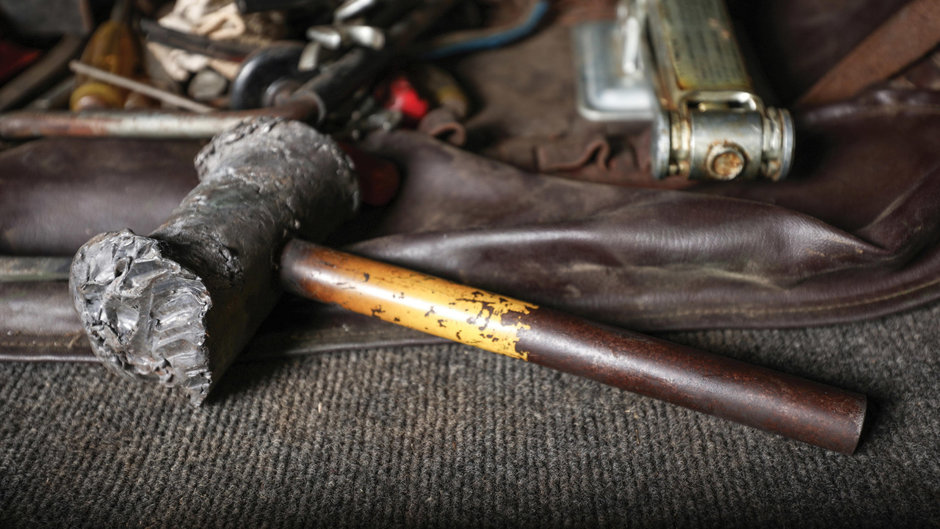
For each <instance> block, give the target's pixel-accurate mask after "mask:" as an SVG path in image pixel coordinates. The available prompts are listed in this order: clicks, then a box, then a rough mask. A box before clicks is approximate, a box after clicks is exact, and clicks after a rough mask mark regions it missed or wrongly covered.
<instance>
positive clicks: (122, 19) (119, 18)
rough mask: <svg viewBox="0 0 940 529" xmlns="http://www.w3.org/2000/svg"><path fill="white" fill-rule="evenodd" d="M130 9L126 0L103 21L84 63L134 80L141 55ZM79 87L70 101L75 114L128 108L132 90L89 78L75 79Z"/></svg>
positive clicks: (92, 38)
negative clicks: (129, 21) (131, 20)
mask: <svg viewBox="0 0 940 529" xmlns="http://www.w3.org/2000/svg"><path fill="white" fill-rule="evenodd" d="M128 14H129V9H128V8H127V1H126V0H119V1H118V2H117V3H116V4H115V5H114V9H113V10H112V11H111V18H110V19H109V20H107V21H105V22H103V23H102V24H101V25H100V26H98V29H97V30H95V33H94V34H93V35H92V36H91V39H90V40H89V41H88V45H87V46H86V47H85V51H83V52H82V58H81V62H83V63H85V64H88V65H90V66H93V67H95V68H98V69H101V70H104V71H106V72H109V73H112V74H115V75H120V76H123V77H132V76H133V75H134V73H135V72H136V70H137V66H138V64H139V62H140V56H139V52H138V48H137V42H136V41H135V39H134V34H133V33H132V32H131V29H130V27H129V26H128V24H127V18H128ZM75 83H76V88H75V90H74V91H73V92H72V97H71V98H70V100H69V107H70V108H71V109H72V110H73V111H80V110H90V109H108V108H124V103H125V101H126V100H127V96H128V90H126V89H124V88H119V87H117V86H114V85H110V84H107V83H103V82H101V81H96V80H94V79H91V78H89V77H87V76H85V75H79V76H77V77H76V79H75Z"/></svg>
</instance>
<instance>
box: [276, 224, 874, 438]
mask: <svg viewBox="0 0 940 529" xmlns="http://www.w3.org/2000/svg"><path fill="white" fill-rule="evenodd" d="M280 276H281V282H282V284H283V285H284V286H285V288H287V290H288V291H290V292H293V293H294V294H297V295H300V296H303V297H306V298H310V299H314V300H317V301H321V302H324V303H335V304H337V305H339V306H341V307H344V308H346V309H348V310H351V311H353V312H358V313H360V314H366V315H370V316H373V317H376V318H380V319H382V320H385V321H388V322H391V323H395V324H398V325H403V326H405V327H410V328H412V329H416V330H419V331H423V332H426V333H429V334H432V335H435V336H439V337H442V338H447V339H449V340H453V341H456V342H460V343H464V344H467V345H472V346H475V347H479V348H481V349H486V350H488V351H492V352H495V353H500V354H503V355H506V356H510V357H513V358H519V359H522V360H526V361H529V362H533V363H536V364H540V365H543V366H547V367H550V368H553V369H557V370H559V371H564V372H567V373H573V374H576V375H580V376H583V377H586V378H590V379H592V380H596V381H599V382H603V383H605V384H609V385H611V386H615V387H618V388H621V389H625V390H628V391H632V392H635V393H639V394H641V395H646V396H649V397H653V398H657V399H661V400H665V401H667V402H671V403H673V404H678V405H680V406H684V407H687V408H690V409H693V410H696V411H701V412H704V413H709V414H712V415H716V416H718V417H722V418H725V419H729V420H732V421H736V422H739V423H742V424H745V425H748V426H753V427H757V428H761V429H763V430H767V431H771V432H775V433H778V434H781V435H784V436H786V437H790V438H793V439H797V440H799V441H803V442H806V443H810V444H814V445H817V446H820V447H823V448H827V449H829V450H835V451H838V452H843V453H848V454H850V453H852V452H853V451H854V450H855V446H856V445H857V443H858V439H859V436H860V434H861V427H862V422H863V420H864V416H865V407H866V399H865V396H864V395H860V394H858V393H853V392H849V391H845V390H841V389H838V388H834V387H831V386H827V385H824V384H819V383H816V382H812V381H809V380H806V379H802V378H799V377H795V376H791V375H787V374H784V373H780V372H777V371H773V370H771V369H767V368H763V367H758V366H755V365H752V364H748V363H745V362H741V361H738V360H734V359H731V358H726V357H722V356H718V355H714V354H711V353H707V352H704V351H700V350H697V349H694V348H691V347H686V346H682V345H678V344H674V343H670V342H667V341H664V340H659V339H656V338H652V337H649V336H644V335H642V334H638V333H633V332H629V331H624V330H619V329H613V328H609V327H604V326H600V325H597V324H594V323H591V322H588V321H585V320H582V319H580V318H575V317H572V316H567V315H565V314H562V313H559V312H556V311H553V310H550V309H545V308H540V307H538V306H536V305H534V304H532V303H527V302H524V301H519V300H516V299H512V298H509V297H506V296H501V295H498V294H493V293H490V292H486V291H483V290H480V289H476V288H472V287H468V286H464V285H460V284H457V283H453V282H450V281H447V280H444V279H440V278H436V277H432V276H429V275H426V274H422V273H419V272H415V271H412V270H407V269H405V268H400V267H396V266H392V265H388V264H385V263H380V262H377V261H373V260H370V259H365V258H362V257H358V256H354V255H351V254H348V253H343V252H339V251H336V250H331V249H328V248H324V247H321V246H317V245H314V244H310V243H307V242H303V241H299V240H296V239H295V240H292V241H290V242H288V244H287V246H286V247H285V249H284V251H283V253H282V255H281V271H280Z"/></svg>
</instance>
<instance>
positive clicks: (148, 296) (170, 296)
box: [70, 119, 866, 453]
mask: <svg viewBox="0 0 940 529" xmlns="http://www.w3.org/2000/svg"><path fill="white" fill-rule="evenodd" d="M196 167H197V169H198V172H199V178H200V184H199V185H198V186H197V187H196V188H194V189H193V191H192V192H191V193H190V194H189V195H187V196H186V198H184V199H183V202H182V203H181V204H180V206H179V207H178V208H177V209H175V210H174V211H173V212H172V214H171V215H170V218H169V220H167V222H166V223H164V224H163V225H162V226H160V227H159V228H157V230H156V231H154V232H153V233H152V234H151V235H150V236H149V237H143V236H139V235H135V234H134V233H132V232H130V231H128V230H123V231H120V232H111V233H105V234H101V235H98V236H96V237H94V238H92V239H91V240H90V241H89V242H88V243H86V244H85V245H84V246H82V248H81V249H80V250H79V251H78V253H77V254H76V255H75V258H74V260H73V262H72V267H71V271H70V290H71V293H72V297H73V300H74V303H75V307H76V309H77V310H78V313H79V316H80V319H81V321H82V324H83V326H84V328H85V330H86V332H87V334H88V337H89V339H90V341H91V345H92V349H93V350H94V352H95V354H96V355H97V356H98V357H99V358H100V359H101V360H102V361H103V362H104V364H105V365H107V366H108V367H110V368H112V369H114V370H116V371H117V372H119V373H121V374H123V375H126V376H130V377H131V378H141V379H147V380H156V381H158V382H160V383H162V384H164V385H166V386H177V387H180V388H182V389H183V390H184V391H185V392H186V393H188V395H189V397H190V399H191V401H192V402H193V403H194V404H196V405H199V404H200V403H202V402H203V400H204V399H205V398H206V396H207V395H208V394H209V391H210V389H211V388H212V387H213V386H214V385H215V384H216V383H217V381H218V379H219V377H220V376H221V375H222V373H223V372H224V371H225V369H226V368H227V367H228V366H229V365H230V364H231V363H232V361H233V360H234V358H235V356H236V355H237V354H238V353H239V352H240V351H241V350H242V349H243V348H244V346H245V345H246V343H247V342H248V340H249V339H250V338H251V336H252V335H253V334H254V332H255V331H256V330H257V328H258V326H259V325H260V324H261V322H262V320H263V319H264V317H265V316H266V315H267V314H268V313H269V312H270V310H271V309H272V308H273V306H274V304H275V302H276V301H277V298H278V296H279V294H280V292H281V290H282V288H286V289H287V290H288V291H290V292H293V293H295V294H299V295H301V296H305V297H308V298H311V299H315V300H319V301H322V302H326V303H336V304H338V305H340V306H342V307H345V308H347V309H349V310H352V311H354V312H359V313H362V314H366V315H371V316H373V317H376V318H380V319H382V320H385V321H389V322H392V323H396V324H400V325H404V326H407V327H411V328H414V329H417V330H421V331H424V332H427V333H430V334H434V335H437V336H441V337H444V338H448V339H451V340H454V341H457V342H461V343H465V344H469V345H473V346H476V347H479V348H482V349H486V350H489V351H493V352H497V353H501V354H504V355H507V356H510V357H514V358H518V359H521V360H526V361H530V362H533V363H537V364H541V365H543V366H547V367H550V368H553V369H557V370H560V371H564V372H568V373H573V374H576V375H580V376H583V377H587V378H590V379H593V380H597V381H599V382H603V383H605V384H609V385H612V386H615V387H618V388H622V389H626V390H629V391H633V392H636V393H640V394H643V395H647V396H651V397H654V398H659V399H662V400H665V401H668V402H671V403H674V404H678V405H681V406H685V407H688V408H691V409H693V410H697V411H701V412H705V413H710V414H713V415H717V416H719V417H723V418H726V419H730V420H733V421H737V422H739V423H743V424H746V425H749V426H754V427H757V428H761V429H764V430H768V431H771V432H776V433H779V434H782V435H784V436H787V437H791V438H794V439H797V440H800V441H804V442H807V443H810V444H814V445H817V446H821V447H823V448H827V449H830V450H835V451H839V452H843V453H852V452H853V451H854V450H855V447H856V445H857V443H858V440H859V436H860V434H861V427H862V423H863V420H864V416H865V408H866V399H865V397H864V396H863V395H860V394H857V393H853V392H849V391H844V390H841V389H837V388H834V387H831V386H827V385H824V384H819V383H816V382H812V381H809V380H805V379H802V378H798V377H794V376H791V375H787V374H784V373H780V372H776V371H773V370H770V369H766V368H763V367H758V366H754V365H751V364H748V363H745V362H741V361H738V360H734V359H730V358H725V357H721V356H718V355H713V354H710V353H706V352H704V351H700V350H696V349H693V348H690V347H685V346H681V345H677V344H674V343H670V342H666V341H663V340H659V339H656V338H652V337H649V336H644V335H641V334H637V333H633V332H629V331H625V330H619V329H613V328H609V327H604V326H601V325H597V324H594V323H591V322H588V321H585V320H582V319H579V318H575V317H572V316H568V315H565V314H562V313H560V312H556V311H553V310H550V309H547V308H543V307H538V306H536V305H535V304H532V303H527V302H524V301H520V300H516V299H512V298H509V297H507V296H501V295H499V294H494V293H490V292H486V291H483V290H480V289H476V288H472V287H467V286H464V285H459V284H456V283H452V282H449V281H446V280H443V279H439V278H435V277H432V276H428V275H425V274H422V273H419V272H416V271H412V270H407V269H404V268H399V267H396V266H391V265H388V264H385V263H380V262H376V261H372V260H369V259H365V258H362V257H358V256H354V255H350V254H347V253H343V252H339V251H336V250H332V249H328V248H325V247H321V246H318V245H316V244H313V243H310V242H306V241H304V240H301V239H296V238H294V237H295V236H296V237H300V238H302V239H307V240H322V239H323V238H324V236H325V235H326V234H327V233H328V232H329V231H330V230H332V229H334V228H335V227H337V226H338V225H339V224H340V223H341V222H343V221H344V220H346V219H348V218H350V217H351V216H352V215H353V214H354V212H355V211H356V209H357V205H358V200H359V199H358V189H357V184H356V180H355V178H354V176H353V170H352V166H351V164H350V162H349V161H348V159H347V158H346V156H345V155H344V154H343V153H342V151H341V150H340V149H339V147H338V146H337V145H336V144H335V143H334V142H333V141H332V140H331V139H330V138H329V137H327V136H324V135H322V134H320V133H318V132H316V131H315V130H313V129H312V128H310V127H308V126H306V125H303V124H301V123H299V122H293V121H284V120H277V119H259V120H255V121H250V122H246V123H243V124H241V125H239V126H237V127H235V128H234V129H231V130H229V131H227V132H225V133H223V134H220V135H219V136H217V137H215V138H214V139H213V140H212V142H211V143H210V144H209V145H208V146H206V147H205V148H204V149H203V150H202V151H201V152H200V154H199V155H198V156H197V158H196Z"/></svg>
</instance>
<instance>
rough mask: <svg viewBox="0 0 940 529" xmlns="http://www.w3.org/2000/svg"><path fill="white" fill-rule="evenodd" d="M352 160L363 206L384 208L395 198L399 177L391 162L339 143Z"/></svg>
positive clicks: (396, 168) (399, 181)
mask: <svg viewBox="0 0 940 529" xmlns="http://www.w3.org/2000/svg"><path fill="white" fill-rule="evenodd" d="M340 147H342V149H343V151H345V152H346V154H347V155H349V157H350V158H351V159H352V162H353V166H354V168H355V170H356V176H357V177H358V178H359V194H360V197H361V198H362V202H363V203H364V204H368V205H370V206H384V205H386V204H388V203H389V202H391V201H392V199H393V198H395V195H396V194H397V193H398V185H399V184H400V183H401V175H400V174H399V173H398V167H396V166H395V164H393V163H392V162H390V161H388V160H386V159H384V158H379V157H377V156H373V155H371V154H369V153H366V152H363V151H361V150H359V149H357V148H356V147H354V146H353V145H351V144H348V143H340Z"/></svg>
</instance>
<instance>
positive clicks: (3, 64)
mask: <svg viewBox="0 0 940 529" xmlns="http://www.w3.org/2000/svg"><path fill="white" fill-rule="evenodd" d="M38 58H39V50H34V49H31V48H24V47H22V46H18V45H16V44H14V43H12V42H9V41H0V83H5V82H7V81H8V80H9V79H10V78H11V77H13V76H14V75H16V74H17V73H19V71H20V70H22V69H23V68H26V67H27V66H29V65H30V64H32V62H33V61H35V60H36V59H38Z"/></svg>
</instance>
